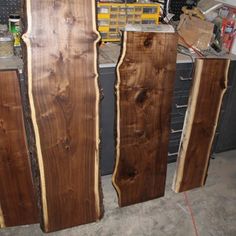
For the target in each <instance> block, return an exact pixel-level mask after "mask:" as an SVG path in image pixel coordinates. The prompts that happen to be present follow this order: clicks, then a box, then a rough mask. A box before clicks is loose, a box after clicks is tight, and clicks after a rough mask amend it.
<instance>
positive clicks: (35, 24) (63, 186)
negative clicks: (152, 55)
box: [23, 0, 103, 232]
mask: <svg viewBox="0 0 236 236" xmlns="http://www.w3.org/2000/svg"><path fill="white" fill-rule="evenodd" d="M95 4H96V2H95V1H93V0H89V1H88V0H71V1H66V0H61V1H54V0H44V1H33V0H26V8H27V18H28V21H27V24H28V30H27V32H26V34H25V35H24V36H23V38H24V41H25V42H26V45H27V51H28V57H27V61H28V67H27V68H28V71H27V73H28V93H29V101H30V107H31V117H32V121H33V126H34V131H35V138H36V147H37V160H38V163H39V171H40V185H41V186H40V188H41V210H42V216H43V219H42V223H41V227H42V229H43V230H44V231H46V232H51V231H55V230H59V229H63V228H67V227H72V226H76V225H80V224H85V223H89V222H93V221H96V220H98V219H100V218H101V217H102V214H103V209H102V204H101V201H102V199H101V198H102V196H101V195H102V194H101V188H100V173H99V87H98V81H97V78H98V74H97V41H98V38H99V37H98V33H97V31H96V16H95Z"/></svg>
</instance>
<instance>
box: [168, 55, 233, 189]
mask: <svg viewBox="0 0 236 236" xmlns="http://www.w3.org/2000/svg"><path fill="white" fill-rule="evenodd" d="M229 62H230V61H229V60H226V59H197V60H196V65H195V75H194V79H193V87H192V90H191V94H190V97H189V102H188V109H187V112H186V117H185V122H184V129H183V133H182V138H181V143H180V149H179V154H178V159H177V170H176V173H175V178H174V182H173V190H174V191H176V192H182V191H187V190H190V189H193V188H196V187H200V186H203V185H204V184H205V179H206V176H207V169H208V164H209V158H210V151H211V146H212V142H213V139H214V135H215V130H216V126H217V122H218V117H219V113H220V107H221V103H222V98H223V95H224V92H225V90H226V85H227V77H228V68H229Z"/></svg>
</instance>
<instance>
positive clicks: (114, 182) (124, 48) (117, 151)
mask: <svg viewBox="0 0 236 236" xmlns="http://www.w3.org/2000/svg"><path fill="white" fill-rule="evenodd" d="M126 43H127V32H126V31H124V32H123V47H122V54H121V57H120V60H119V62H118V64H117V67H116V75H117V83H116V116H117V120H116V133H117V137H116V161H115V168H114V171H113V175H112V183H113V185H114V187H115V189H116V191H117V193H118V201H119V205H121V191H120V188H119V186H118V185H117V184H116V175H117V170H118V166H119V159H120V126H119V125H120V90H119V89H120V72H119V68H120V66H121V64H122V63H123V60H124V58H125V55H126V46H127V45H126Z"/></svg>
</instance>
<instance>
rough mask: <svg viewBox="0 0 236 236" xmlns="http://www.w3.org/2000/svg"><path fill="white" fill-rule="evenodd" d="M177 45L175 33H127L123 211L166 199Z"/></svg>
mask: <svg viewBox="0 0 236 236" xmlns="http://www.w3.org/2000/svg"><path fill="white" fill-rule="evenodd" d="M176 46H177V37H176V35H175V34H173V33H151V32H149V33H144V32H125V33H124V39H123V53H122V56H121V58H120V61H119V64H118V67H117V84H116V93H117V120H116V123H117V137H116V166H115V170H114V174H113V184H114V186H115V188H116V190H117V193H118V198H119V205H120V206H126V205H130V204H134V203H139V202H143V201H147V200H150V199H154V198H157V197H160V196H163V195H164V191H165V179H166V168H167V148H168V140H169V131H170V112H171V101H172V94H173V85H174V79H175V69H176V54H177V53H176Z"/></svg>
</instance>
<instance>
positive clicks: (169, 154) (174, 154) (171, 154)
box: [168, 152, 178, 157]
mask: <svg viewBox="0 0 236 236" xmlns="http://www.w3.org/2000/svg"><path fill="white" fill-rule="evenodd" d="M176 155H178V152H174V153H169V152H168V157H171V156H176Z"/></svg>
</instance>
